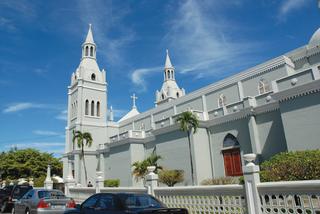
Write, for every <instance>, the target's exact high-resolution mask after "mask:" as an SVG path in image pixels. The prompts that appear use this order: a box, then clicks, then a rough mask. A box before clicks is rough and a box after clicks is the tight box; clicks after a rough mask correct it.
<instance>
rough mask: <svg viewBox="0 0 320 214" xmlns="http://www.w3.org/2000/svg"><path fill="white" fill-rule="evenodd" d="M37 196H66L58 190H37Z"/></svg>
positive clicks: (55, 197) (56, 197) (57, 197)
mask: <svg viewBox="0 0 320 214" xmlns="http://www.w3.org/2000/svg"><path fill="white" fill-rule="evenodd" d="M38 197H39V198H49V199H63V198H66V196H65V195H64V194H63V193H62V192H60V191H47V190H43V191H39V192H38Z"/></svg>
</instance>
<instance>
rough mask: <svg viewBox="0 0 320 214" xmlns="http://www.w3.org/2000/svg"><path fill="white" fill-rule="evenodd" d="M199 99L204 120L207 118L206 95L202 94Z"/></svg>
mask: <svg viewBox="0 0 320 214" xmlns="http://www.w3.org/2000/svg"><path fill="white" fill-rule="evenodd" d="M201 99H202V107H203V119H204V120H209V115H208V109H207V99H206V96H205V95H202V96H201Z"/></svg>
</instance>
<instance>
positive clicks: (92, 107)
mask: <svg viewBox="0 0 320 214" xmlns="http://www.w3.org/2000/svg"><path fill="white" fill-rule="evenodd" d="M91 116H94V101H93V100H92V102H91Z"/></svg>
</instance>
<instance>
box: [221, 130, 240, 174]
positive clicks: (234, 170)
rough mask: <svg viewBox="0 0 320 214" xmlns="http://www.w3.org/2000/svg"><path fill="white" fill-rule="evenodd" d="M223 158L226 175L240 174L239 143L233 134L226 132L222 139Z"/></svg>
mask: <svg viewBox="0 0 320 214" xmlns="http://www.w3.org/2000/svg"><path fill="white" fill-rule="evenodd" d="M222 154H223V160H224V170H225V175H226V176H241V175H242V163H241V155H240V144H239V142H238V140H237V138H236V137H235V136H233V135H232V134H227V135H226V137H225V138H224V140H223V150H222Z"/></svg>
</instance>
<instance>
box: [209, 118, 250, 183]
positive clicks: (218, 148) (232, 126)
mask: <svg viewBox="0 0 320 214" xmlns="http://www.w3.org/2000/svg"><path fill="white" fill-rule="evenodd" d="M209 131H210V135H211V148H212V158H213V169H214V172H213V174H214V177H215V178H218V177H224V176H225V171H224V161H223V155H222V148H223V140H224V138H225V137H226V135H227V134H228V133H230V134H232V135H234V136H235V137H236V138H237V139H238V141H239V143H240V150H241V156H242V155H243V154H247V153H251V152H252V149H251V143H250V136H249V129H248V119H242V120H236V121H232V122H229V123H224V124H220V125H216V126H213V127H210V129H209ZM241 160H242V162H243V159H241Z"/></svg>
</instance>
